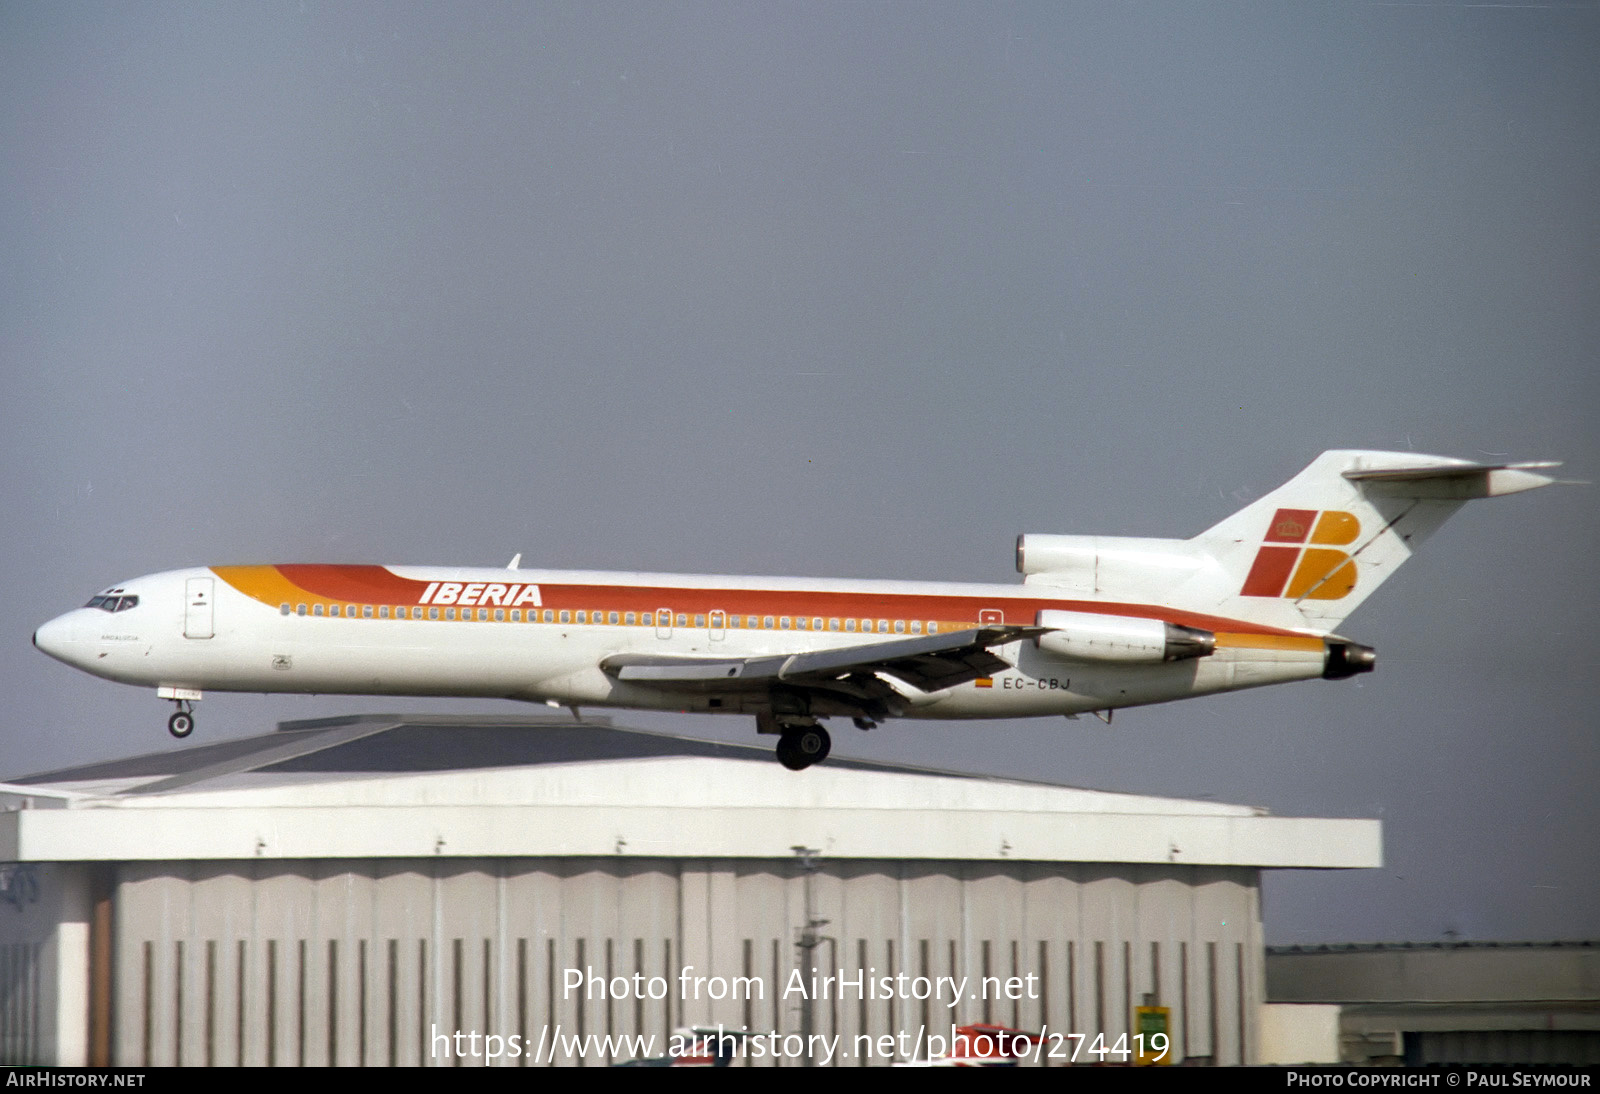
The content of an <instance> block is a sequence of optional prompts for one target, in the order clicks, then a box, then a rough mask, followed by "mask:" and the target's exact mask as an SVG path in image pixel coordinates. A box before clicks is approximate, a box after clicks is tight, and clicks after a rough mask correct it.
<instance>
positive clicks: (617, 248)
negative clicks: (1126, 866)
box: [0, 2, 1600, 942]
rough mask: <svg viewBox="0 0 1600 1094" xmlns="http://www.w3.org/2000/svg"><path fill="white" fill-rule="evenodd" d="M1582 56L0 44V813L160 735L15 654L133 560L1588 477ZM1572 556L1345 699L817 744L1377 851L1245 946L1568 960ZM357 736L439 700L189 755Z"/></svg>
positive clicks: (1581, 605)
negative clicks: (1333, 466) (1320, 833)
mask: <svg viewBox="0 0 1600 1094" xmlns="http://www.w3.org/2000/svg"><path fill="white" fill-rule="evenodd" d="M1597 57H1600V9H1597V6H1596V5H1595V4H1592V3H1573V4H1554V5H1551V4H1529V5H1526V6H1524V5H1518V4H1504V5H1493V6H1490V5H1477V4H1451V3H1436V4H1364V3H1327V4H1281V3H1176V2H1174V3H1110V2H1105V3H1048V4H1040V5H1030V4H1015V5H987V6H979V5H971V4H950V5H936V4H918V5H908V4H892V5H872V6H868V5H835V4H816V5H813V4H784V5H777V4H770V5H740V4H710V5H699V4H696V5H687V4H649V5H646V4H634V3H627V4H614V5H604V6H603V5H591V4H572V5H531V4H508V5H489V4H477V5H449V6H444V5H419V6H415V7H407V6H402V5H398V4H360V5H357V4H340V5H324V4H314V3H306V4H293V3H291V4H270V3H269V4H246V5H230V6H223V5H199V4H196V5H150V4H107V5H91V4H75V5H47V4H39V3H21V4H19V3H0V104H3V105H0V414H3V418H0V453H3V455H4V459H5V466H6V467H7V474H6V475H5V478H4V479H3V490H4V494H3V500H4V503H5V511H6V513H7V518H8V519H7V520H6V521H5V524H4V526H3V529H0V544H3V546H4V557H5V560H6V563H7V570H8V572H9V573H10V574H11V587H10V591H9V595H8V596H7V597H6V598H5V601H4V604H3V606H0V622H3V626H0V635H5V636H9V637H8V638H7V641H6V642H5V643H3V644H0V674H3V678H4V679H5V680H6V681H7V682H8V683H9V685H10V689H11V700H10V703H9V712H10V717H9V718H8V719H7V723H6V724H7V728H6V732H5V733H4V734H3V736H0V771H4V772H5V773H7V774H12V775H14V774H20V773H23V772H27V771H32V770H38V769H42V768H45V767H50V766H57V765H61V764H64V763H69V762H74V761H79V760H88V759H93V758H103V757H108V756H113V755H121V754H127V753H132V752H142V751H151V750H156V749H163V748H166V747H169V746H170V741H169V738H168V737H167V736H166V733H165V730H164V728H163V727H164V723H165V719H166V714H167V710H166V705H165V704H163V703H159V702H157V701H156V699H155V698H154V696H153V695H150V694H148V693H145V692H141V691H138V690H135V689H132V688H126V687H121V686H118V685H114V684H109V683H105V682H102V681H97V680H94V679H91V678H89V677H87V676H84V675H82V674H79V673H76V672H74V671H72V670H71V669H68V668H66V667H65V666H63V665H59V664H56V663H54V662H52V661H49V660H48V659H46V658H45V657H43V656H41V655H40V654H38V653H37V652H36V651H34V650H33V649H31V648H30V646H29V644H28V636H29V634H30V633H31V631H32V629H33V628H34V627H35V626H37V625H38V624H39V623H40V622H42V621H43V620H45V619H47V618H49V617H51V616H53V615H55V614H57V613H59V612H60V611H62V610H64V609H65V608H67V607H70V606H73V605H75V604H79V603H82V601H83V600H84V599H86V598H87V596H88V595H89V594H90V593H92V592H93V591H95V590H96V589H98V588H100V587H102V586H104V585H106V584H107V583H109V582H112V581H114V580H118V579H121V578H126V577H131V576H134V575H137V574H141V573H146V572H151V571H156V570H163V569H171V568H175V567H179V566H188V565H199V564H208V563H222V562H265V561H368V562H409V563H450V564H457V563H459V564H503V563H504V562H505V561H506V560H507V559H509V558H510V556H511V555H512V554H513V553H515V552H518V551H520V552H522V553H523V556H524V559H525V560H526V564H528V565H536V566H553V567H563V566H574V567H580V566H581V567H590V568H626V569H657V570H688V571H696V572H707V571H709V572H755V573H791V574H804V575H839V576H861V577H908V578H931V579H955V580H1002V581H1010V580H1015V574H1014V573H1013V572H1012V554H1011V550H1012V541H1013V537H1014V536H1015V534H1016V533H1017V532H1019V531H1040V532H1047V531H1048V532H1084V533H1107V534H1130V535H1172V536H1187V535H1191V534H1193V533H1195V532H1198V531H1199V530H1201V529H1202V528H1204V527H1206V526H1208V525H1210V524H1211V523H1213V522H1214V521H1216V520H1217V519H1219V518H1220V517H1222V516H1224V515H1226V514H1227V513H1229V512H1231V511H1233V510H1235V509H1237V508H1239V507H1240V506H1241V505H1243V504H1244V503H1245V502H1247V501H1249V500H1251V499H1253V498H1254V497H1256V496H1259V495H1260V494H1261V493H1263V492H1264V491H1266V490H1267V489H1269V488H1271V487H1272V486H1275V485H1277V484H1278V483H1279V482H1281V481H1282V480H1284V479H1285V478H1287V477H1288V476H1289V475H1290V474H1292V473H1293V472H1294V471H1296V470H1298V469H1299V468H1300V467H1301V466H1303V465H1304V464H1305V463H1307V462H1309V461H1310V459H1311V458H1312V457H1313V456H1314V455H1315V454H1316V453H1317V452H1319V451H1321V450H1322V449H1324V448H1332V447H1373V448H1398V449H1406V448H1415V449H1416V450H1418V451H1424V452H1437V453H1441V454H1446V455H1455V456H1464V457H1475V458H1489V457H1496V456H1499V455H1502V454H1504V455H1506V456H1508V457H1510V458H1515V459H1527V458H1540V457H1552V458H1561V459H1566V460H1567V461H1568V468H1567V471H1568V472H1569V473H1570V474H1571V475H1572V476H1573V477H1576V478H1590V477H1593V476H1594V474H1595V468H1596V467H1597V460H1596V455H1597V452H1596V449H1597V443H1596V432H1597V431H1596V428H1595V426H1596V411H1597V409H1600V399H1597V394H1600V391H1597V387H1600V382H1597V375H1596V362H1597V360H1600V216H1597V209H1600V202H1597V200H1596V195H1597V194H1600V129H1597V127H1600V123H1597V122H1596V119H1597V118H1600V64H1596V58H1597ZM1597 512H1600V508H1597V505H1596V500H1595V494H1594V491H1593V488H1590V487H1564V488H1558V489H1550V490H1545V491H1542V492H1539V493H1536V494H1532V495H1528V496H1525V497H1516V498H1509V499H1504V500H1497V501H1491V502H1485V503H1481V504H1480V505H1476V506H1474V507H1471V508H1469V509H1468V510H1466V511H1465V512H1463V513H1462V514H1461V515H1459V516H1458V517H1456V518H1455V520H1453V521H1452V522H1451V523H1450V524H1449V525H1447V526H1446V527H1445V529H1444V530H1443V531H1442V532H1441V533H1440V534H1439V535H1438V536H1437V537H1436V538H1435V539H1434V540H1433V541H1432V542H1430V543H1429V544H1428V547H1427V550H1426V551H1425V553H1424V554H1423V555H1422V556H1421V557H1420V558H1419V559H1418V560H1417V561H1416V562H1415V563H1413V564H1412V566H1410V567H1408V568H1407V569H1406V570H1405V571H1404V572H1403V573H1402V574H1401V575H1400V576H1399V577H1397V578H1396V579H1395V580H1394V581H1392V582H1391V583H1389V584H1388V585H1387V586H1385V588H1384V590H1383V592H1382V593H1381V594H1380V595H1379V596H1377V597H1376V598H1374V600H1373V602H1372V603H1370V604H1368V605H1367V606H1366V607H1364V608H1363V609H1362V610H1361V611H1360V612H1359V613H1358V614H1357V615H1356V616H1354V617H1353V618H1352V619H1351V620H1350V622H1349V623H1348V624H1347V625H1346V628H1345V630H1346V632H1347V633H1349V634H1350V635H1351V637H1353V638H1356V639H1357V640H1359V641H1363V642H1369V643H1371V644H1373V645H1375V646H1376V647H1377V648H1378V651H1379V657H1380V667H1379V671H1378V672H1377V673H1376V674H1375V675H1373V676H1371V677H1368V678H1365V679H1363V680H1361V681H1359V682H1348V681H1347V682H1344V683H1338V684H1334V683H1321V682H1318V683H1313V684H1305V685H1298V686H1292V687H1287V688H1279V689H1272V690H1268V691H1264V692H1258V693H1254V694H1239V695H1234V696H1224V697H1219V698H1213V699H1206V700H1199V701H1194V702H1190V703H1184V704H1179V705H1176V706H1172V707H1167V708H1151V709H1146V710H1129V711H1124V712H1122V714H1121V715H1120V716H1119V717H1118V718H1117V719H1116V722H1115V724H1114V726H1112V727H1111V728H1107V727H1104V726H1102V725H1100V724H1099V723H1098V722H1094V721H1092V720H1091V721H1079V722H1065V721H1062V720H1059V719H1056V720H1045V721H1038V722H1016V723H995V724H991V723H983V724H971V725H959V724H937V723H917V722H899V723H890V724H889V725H887V726H885V727H884V728H882V729H880V730H877V731H874V732H873V733H872V734H871V735H869V736H862V735H859V734H856V733H855V732H854V731H853V730H848V729H841V730H839V731H838V732H837V733H836V747H837V749H838V750H839V751H840V752H843V753H849V754H856V755H870V756H882V757H891V758H895V759H899V760H907V761H917V762H926V763H930V764H935V765H941V766H951V767H959V768H965V769H971V770H982V771H993V772H998V773H1003V774H1025V775H1029V776H1033V777H1040V778H1047V779H1052V780H1057V781H1061V782H1068V783H1076V784H1082V785H1092V786H1099V787H1105V788H1111V789H1127V790H1137V791H1151V792H1158V793H1168V794H1175V795H1187V796H1199V795H1215V796H1217V797H1219V798H1223V799H1227V800H1236V801H1244V802H1253V803H1258V804H1262V805H1265V806H1268V807H1270V808H1272V809H1273V810H1275V811H1278V812H1283V813H1315V814H1327V815H1358V816H1382V817H1383V819H1384V821H1385V825H1386V829H1385V834H1386V844H1387V854H1388V858H1389V865H1388V866H1387V867H1386V868H1385V869H1383V870H1381V871H1371V872H1367V873H1336V874H1329V875H1290V876H1280V877H1278V878H1276V879H1275V880H1273V881H1272V882H1270V883H1269V885H1268V889H1267V899H1268V904H1269V906H1268V908H1267V922H1268V928H1269V931H1270V932H1271V935H1272V938H1273V940H1274V941H1283V942H1293V941H1323V940H1355V939H1428V938H1436V937H1439V936H1440V935H1441V934H1442V933H1443V932H1445V931H1457V932H1460V933H1461V934H1462V935H1463V936H1465V937H1470V938H1549V937H1575V936H1585V937H1597V936H1600V855H1597V853H1596V851H1597V846H1596V843H1597V841H1596V837H1595V833H1596V832H1597V831H1600V808H1597V806H1596V802H1595V785H1596V778H1597V776H1600V743H1597V740H1596V733H1595V717H1594V714H1593V711H1594V709H1595V706H1596V702H1597V699H1600V688H1597V686H1596V683H1595V670H1594V666H1595V664H1596V662H1597V659H1600V658H1597V654H1600V642H1597V639H1596V629H1595V618H1596V611H1595V609H1596V595H1595V591H1594V589H1595V585H1594V577H1593V557H1594V554H1595V548H1596V545H1597V543H1600V535H1597V531H1600V529H1597ZM396 706H409V707H410V708H411V709H451V710H466V709H473V704H448V703H443V702H427V701H419V702H417V703H414V704H399V703H396V702H395V701H391V700H386V701H374V702H367V701H362V700H350V699H340V698H327V697H323V698H276V699H265V698H262V697H258V696H221V695H219V696H213V697H210V698H208V699H207V700H206V701H205V702H204V703H202V704H201V706H200V708H199V730H198V732H197V734H196V737H195V738H194V740H195V741H196V742H204V741H214V740H217V739H219V738H224V737H227V736H233V735H242V734H247V733H252V732H258V731H260V730H262V729H264V728H266V727H268V726H269V725H270V724H271V723H272V722H273V721H275V720H276V719H278V718H285V717H312V716H316V715H320V714H329V713H338V712H344V711H349V710H359V709H369V710H370V709H382V708H394V707H396ZM478 706H479V707H481V708H482V709H493V710H506V709H508V707H507V705H504V704H500V705H496V704H478ZM627 718H628V720H630V721H633V722H635V723H636V724H641V725H646V726H651V727H671V728H677V729H681V730H683V731H685V732H690V733H696V734H701V735H706V736H713V735H714V736H721V737H728V738H737V739H747V738H749V737H750V736H751V735H752V731H751V726H750V724H749V723H748V720H745V719H728V720H725V721H718V720H715V719H709V718H708V719H693V718H670V717H665V716H662V717H648V716H638V717H635V716H632V715H629V716H627Z"/></svg>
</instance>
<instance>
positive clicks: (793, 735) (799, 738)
mask: <svg viewBox="0 0 1600 1094" xmlns="http://www.w3.org/2000/svg"><path fill="white" fill-rule="evenodd" d="M832 749H833V741H832V739H831V738H829V736H828V731H827V730H825V729H823V728H822V727H821V726H815V725H813V726H795V727H791V728H788V729H785V730H784V731H783V736H781V737H779V738H778V762H779V763H781V764H782V765H783V766H784V767H787V768H788V769H789V770H790V771H804V770H805V769H806V768H808V767H810V766H811V765H812V764H819V763H821V762H822V761H823V760H826V759H827V758H828V753H829V752H830V751H831V750H832Z"/></svg>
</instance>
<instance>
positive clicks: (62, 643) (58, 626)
mask: <svg viewBox="0 0 1600 1094" xmlns="http://www.w3.org/2000/svg"><path fill="white" fill-rule="evenodd" d="M76 632H77V625H76V622H75V621H74V620H73V619H72V617H71V613H70V612H69V613H68V614H67V615H58V616H56V617H55V618H54V619H52V620H50V622H48V623H46V624H44V625H43V626H41V627H40V628H39V629H38V630H36V631H34V632H33V644H34V645H35V646H36V647H38V648H39V649H40V650H43V651H44V652H45V653H47V654H49V655H50V656H51V657H54V658H55V659H56V660H57V661H65V662H66V663H67V664H69V665H70V664H72V663H73V656H72V654H73V647H74V646H75V645H76V644H77V642H76V638H77V635H76Z"/></svg>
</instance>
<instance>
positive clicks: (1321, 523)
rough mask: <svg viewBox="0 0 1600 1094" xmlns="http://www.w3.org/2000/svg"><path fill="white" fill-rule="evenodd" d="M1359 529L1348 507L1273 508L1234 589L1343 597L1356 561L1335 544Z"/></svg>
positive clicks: (1352, 578)
mask: <svg viewBox="0 0 1600 1094" xmlns="http://www.w3.org/2000/svg"><path fill="white" fill-rule="evenodd" d="M1360 534H1361V522H1360V521H1359V520H1357V519H1356V518H1355V517H1354V516H1352V515H1351V514H1349V513H1344V512H1340V511H1338V510H1334V509H1329V510H1326V511H1324V512H1321V513H1319V512H1317V510H1315V509H1279V510H1278V511H1277V513H1276V514H1274V515H1273V518H1272V524H1271V525H1270V526H1269V527H1268V529H1267V534H1266V536H1265V537H1264V538H1263V541H1262V545H1261V550H1260V551H1258V552H1257V553H1256V560H1255V563H1254V564H1253V565H1252V566H1251V567H1250V574H1249V576H1248V577H1246V578H1245V579H1244V588H1243V589H1241V590H1239V593H1240V595H1241V596H1286V597H1288V598H1289V599H1291V600H1300V599H1303V598H1309V599H1311V600H1340V599H1343V598H1344V597H1346V596H1349V595H1350V590H1351V589H1354V588H1355V587H1356V564H1355V560H1354V559H1352V558H1351V557H1350V556H1349V555H1347V554H1345V553H1344V552H1343V551H1340V550H1337V549H1336V548H1339V547H1346V546H1349V545H1350V544H1352V543H1354V542H1355V540H1356V537H1357V536H1359V535H1360ZM1308 544H1309V545H1308Z"/></svg>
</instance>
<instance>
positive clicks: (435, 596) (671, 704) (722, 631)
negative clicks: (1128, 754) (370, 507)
mask: <svg viewBox="0 0 1600 1094" xmlns="http://www.w3.org/2000/svg"><path fill="white" fill-rule="evenodd" d="M129 597H136V598H137V602H136V603H135V604H133V605H132V606H124V605H125V603H126V598H129ZM102 598H104V600H105V601H106V602H107V603H109V604H112V605H113V610H105V609H104V608H102V607H84V608H79V609H76V610H74V611H71V612H68V613H66V614H65V615H62V616H60V617H58V618H56V619H54V620H51V621H50V622H49V623H47V624H45V625H44V626H42V627H40V628H39V630H38V632H37V633H36V635H35V638H34V641H35V644H36V645H37V646H39V648H40V649H42V650H44V651H45V652H46V653H48V654H50V655H51V656H52V657H55V658H57V659H59V660H61V661H64V662H66V663H68V664H71V665H74V666H75V667H77V668H81V669H83V670H85V671H87V672H90V673H93V674H94V675H96V676H102V677H105V678H106V679H109V680H116V681H119V682H122V683H127V684H135V685H141V686H145V687H157V688H162V689H176V690H177V691H178V692H180V693H186V692H200V691H203V690H213V691H258V692H300V693H330V694H354V695H417V696H479V697H493V698H503V699H516V700H524V701H544V702H554V703H560V704H563V705H572V706H586V705H598V706H612V707H626V708H638V709H665V710H695V711H706V712H721V713H760V712H761V711H762V710H765V709H767V708H768V706H769V699H768V696H767V695H766V694H765V693H762V692H752V691H737V690H730V691H728V692H727V693H724V694H719V693H718V692H717V691H716V690H715V689H712V688H701V689H696V690H682V689H672V688H663V687H654V686H643V685H641V684H639V683H634V682H628V681H623V680H619V679H616V678H615V677H614V676H613V675H611V674H608V673H607V672H606V671H605V670H604V669H603V668H602V667H601V663H602V661H603V660H605V659H606V658H609V657H615V656H616V655H619V654H641V655H654V656H669V657H707V658H750V657H761V656H775V655H791V654H796V653H803V652H808V651H815V650H827V649H837V648H844V647H850V646H866V645H871V644H873V643H884V642H890V641H894V640H896V639H901V638H911V637H916V636H921V635H931V634H940V633H950V632H953V631H959V630H962V629H963V628H971V627H977V626H980V625H984V624H996V623H1008V624H1017V623H1021V624H1033V623H1034V622H1035V621H1036V620H1037V619H1038V618H1039V613H1040V612H1041V611H1057V612H1058V611H1077V612H1083V611H1090V612H1095V613H1104V614H1108V615H1113V616H1119V617H1136V618H1148V619H1157V618H1159V619H1165V620H1169V621H1174V622H1178V623H1185V624H1191V625H1194V626H1197V627H1203V628H1205V629H1206V630H1208V631H1212V632H1215V633H1216V635H1217V648H1216V651H1215V653H1214V654H1212V655H1211V656H1206V657H1203V658H1197V659H1192V660H1181V661H1173V662H1168V663H1156V664H1117V663H1100V662H1095V661H1085V660H1074V659H1071V658H1066V657H1062V656H1059V655H1057V654H1053V653H1050V652H1047V651H1046V650H1044V649H1041V648H1039V646H1038V645H1036V643H1035V642H1034V641H1032V640H1026V639H1025V640H1020V641H1015V642H1010V643H1008V644H1006V645H1003V646H999V647H996V648H995V649H994V650H993V652H994V653H996V654H998V655H999V656H1000V657H1001V658H1002V659H1003V660H1004V661H1006V662H1008V663H1009V664H1010V665H1011V666H1012V667H1010V668H1008V669H1005V670H1004V671H1001V672H997V673H995V674H994V675H993V676H992V677H987V678H983V679H980V680H977V681H973V682H968V683H963V684H961V685H959V686H955V687H951V688H947V689H945V690H942V691H934V692H921V691H918V690H917V689H916V688H913V687H910V686H909V685H906V684H904V683H903V682H898V681H890V682H891V683H892V685H893V686H894V687H895V688H896V690H897V691H898V692H899V693H900V694H901V695H902V696H903V697H904V699H905V707H906V709H905V714H906V716H908V717H919V718H1000V717H1019V716H1034V715H1050V714H1073V713H1078V712H1082V711H1094V710H1108V709H1112V708H1116V707H1122V706H1132V705H1137V704H1141V703H1155V702H1164V701H1167V700H1171V699H1179V698H1184V697H1188V696H1194V695H1203V694H1209V693H1213V692H1219V691H1229V690H1234V689H1238V688H1246V687H1255V686H1260V685H1264V684H1272V683H1280V682H1285V681H1290V680H1302V679H1311V678H1315V677H1317V676H1319V675H1321V674H1322V673H1323V670H1324V664H1325V649H1324V644H1323V640H1322V639H1321V638H1320V637H1317V636H1314V635H1311V634H1307V633H1304V632H1301V633H1299V634H1295V633H1292V632H1289V631H1287V630H1284V629H1281V628H1275V627H1264V626H1261V625H1259V624H1254V623H1250V622H1247V621H1242V620H1229V619H1221V618H1217V617H1213V616H1203V615H1195V614H1194V613H1185V612H1181V611H1176V610H1174V609H1172V608H1170V607H1167V606H1163V605H1159V604H1153V605H1139V604H1108V603H1104V602H1099V601H1085V600H1074V599H1067V598H1066V597H1064V596H1062V595H1060V593H1059V591H1056V590H1050V589H1048V588H1040V587H1037V586H1030V585H976V584H944V583H931V582H901V581H870V582H869V581H843V580H839V581H827V580H812V579H797V578H756V577H724V576H684V575H660V574H636V573H590V572H558V571H531V570H514V571H512V570H499V569H451V568H436V567H375V566H370V567H355V566H350V567H340V566H302V567H290V566H285V567H268V566H251V567H215V568H200V569H190V570H178V571H171V572H167V573H161V574H153V575H150V576H147V577H141V578H138V579H135V580H133V581H128V582H125V583H123V584H122V585H118V586H115V587H114V588H113V589H110V590H107V593H106V594H102V597H100V598H96V599H97V600H100V599H102ZM821 713H824V714H825V713H827V712H826V711H823V712H821Z"/></svg>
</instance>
